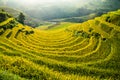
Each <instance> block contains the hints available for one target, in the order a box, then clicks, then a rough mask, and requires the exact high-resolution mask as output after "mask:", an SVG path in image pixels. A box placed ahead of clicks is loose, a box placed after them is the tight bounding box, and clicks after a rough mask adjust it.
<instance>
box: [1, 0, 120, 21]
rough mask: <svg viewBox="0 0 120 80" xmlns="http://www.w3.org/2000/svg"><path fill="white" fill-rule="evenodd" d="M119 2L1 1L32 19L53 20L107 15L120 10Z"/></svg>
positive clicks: (89, 0)
mask: <svg viewBox="0 0 120 80" xmlns="http://www.w3.org/2000/svg"><path fill="white" fill-rule="evenodd" d="M119 4H120V1H119V0H114V1H113V0H1V1H0V5H1V6H4V5H5V6H9V7H12V8H16V9H20V10H22V11H24V12H25V13H27V14H28V15H30V16H31V17H34V18H37V19H42V20H51V19H59V18H70V17H80V16H85V15H88V14H90V13H95V12H96V13H105V12H108V11H110V10H117V9H118V8H120V6H119Z"/></svg>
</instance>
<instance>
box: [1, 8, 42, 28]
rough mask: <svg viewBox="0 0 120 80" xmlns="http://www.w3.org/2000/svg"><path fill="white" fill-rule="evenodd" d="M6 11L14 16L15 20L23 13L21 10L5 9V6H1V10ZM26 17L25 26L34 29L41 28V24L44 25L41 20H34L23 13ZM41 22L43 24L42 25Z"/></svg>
mask: <svg viewBox="0 0 120 80" xmlns="http://www.w3.org/2000/svg"><path fill="white" fill-rule="evenodd" d="M2 9H3V10H4V11H5V12H8V13H9V14H10V15H12V16H13V17H14V18H16V19H18V16H19V15H20V13H21V12H22V11H20V10H16V9H13V8H9V7H5V6H1V7H0V10H2ZM22 13H23V14H24V15H25V24H26V25H29V26H32V27H37V26H39V25H40V24H41V23H43V21H41V20H37V19H34V18H31V17H30V16H28V15H27V14H26V13H24V12H22ZM40 22H41V23H40Z"/></svg>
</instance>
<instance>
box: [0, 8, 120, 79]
mask: <svg viewBox="0 0 120 80" xmlns="http://www.w3.org/2000/svg"><path fill="white" fill-rule="evenodd" d="M118 14H120V10H118V11H115V12H110V15H112V16H109V13H108V14H105V15H103V16H101V17H97V18H95V19H94V20H89V21H87V22H84V23H82V24H71V25H69V26H68V27H65V28H59V29H57V30H49V31H43V30H38V29H33V28H31V27H29V26H23V25H22V24H20V23H18V22H17V21H15V19H14V18H8V19H6V20H3V21H2V22H1V23H0V33H1V34H0V79H2V80H6V79H8V78H7V77H9V79H12V80H119V79H120V70H119V69H120V51H119V50H120V47H119V46H120V42H119V41H120V26H119V20H120V19H119V18H120V17H119V15H118ZM108 16H109V18H108ZM116 16H117V17H116ZM5 73H6V74H5Z"/></svg>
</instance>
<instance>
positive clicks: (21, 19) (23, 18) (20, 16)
mask: <svg viewBox="0 0 120 80" xmlns="http://www.w3.org/2000/svg"><path fill="white" fill-rule="evenodd" d="M24 20H25V15H24V14H23V13H20V15H19V17H18V21H19V22H20V23H22V24H24Z"/></svg>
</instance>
